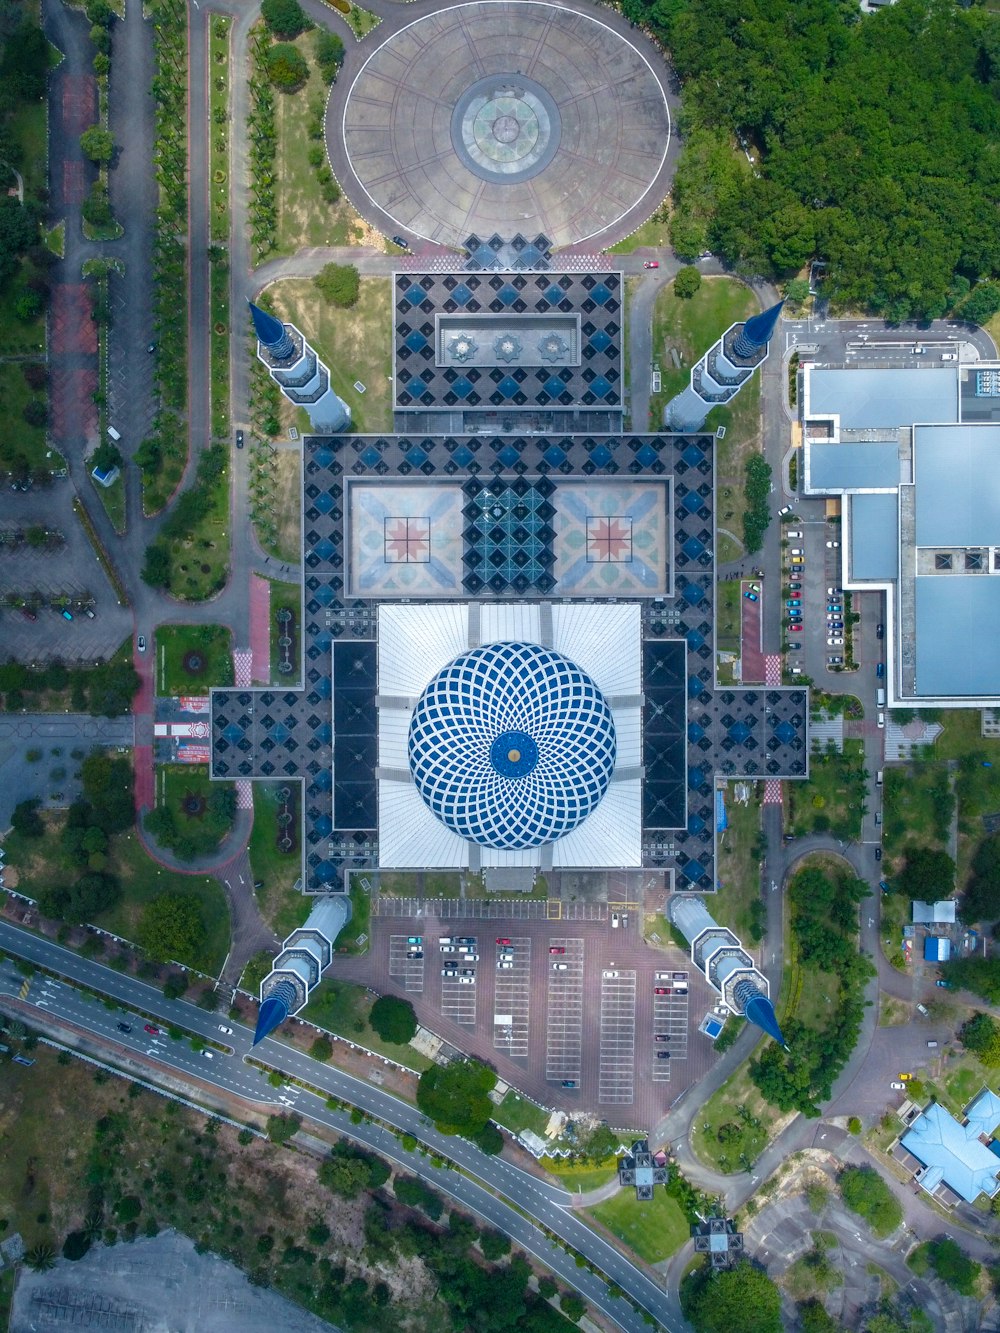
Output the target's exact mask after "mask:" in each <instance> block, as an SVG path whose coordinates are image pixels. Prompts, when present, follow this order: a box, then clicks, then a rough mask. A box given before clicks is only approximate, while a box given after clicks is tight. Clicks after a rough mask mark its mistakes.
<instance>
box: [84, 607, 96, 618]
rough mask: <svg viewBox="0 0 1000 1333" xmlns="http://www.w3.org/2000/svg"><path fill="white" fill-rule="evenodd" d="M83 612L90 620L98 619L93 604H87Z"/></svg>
mask: <svg viewBox="0 0 1000 1333" xmlns="http://www.w3.org/2000/svg"><path fill="white" fill-rule="evenodd" d="M83 614H84V615H85V616H86V617H87V619H88V620H96V619H97V612H96V611H95V610H94V608H93V607H92V606H85V607H84V608H83Z"/></svg>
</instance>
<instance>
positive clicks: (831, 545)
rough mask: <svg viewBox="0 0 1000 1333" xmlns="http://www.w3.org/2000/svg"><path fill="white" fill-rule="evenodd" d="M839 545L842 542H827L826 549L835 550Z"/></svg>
mask: <svg viewBox="0 0 1000 1333" xmlns="http://www.w3.org/2000/svg"><path fill="white" fill-rule="evenodd" d="M839 545H840V542H827V544H826V549H827V550H828V551H835V550H836V549H837V547H838V546H839Z"/></svg>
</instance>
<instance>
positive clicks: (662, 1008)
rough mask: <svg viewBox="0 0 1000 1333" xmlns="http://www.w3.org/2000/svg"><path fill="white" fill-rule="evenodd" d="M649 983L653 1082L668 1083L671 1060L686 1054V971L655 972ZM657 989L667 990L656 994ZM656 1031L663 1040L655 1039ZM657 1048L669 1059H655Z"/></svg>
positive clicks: (656, 1057)
mask: <svg viewBox="0 0 1000 1333" xmlns="http://www.w3.org/2000/svg"><path fill="white" fill-rule="evenodd" d="M653 986H654V990H653V1054H652V1056H651V1059H652V1063H653V1082H654V1083H669V1082H670V1066H671V1065H672V1064H673V1062H674V1060H686V1059H687V1056H688V1045H687V1043H688V974H687V973H686V972H657V973H656V974H655V975H654V978H653ZM657 990H662V991H666V992H667V993H666V994H664V995H657V993H656V991H657ZM657 1034H660V1035H662V1036H665V1037H666V1038H667V1040H666V1041H663V1042H658V1041H657V1040H656V1035H657ZM661 1051H663V1052H667V1053H669V1055H670V1059H669V1060H661V1059H659V1058H658V1056H659V1053H660V1052H661Z"/></svg>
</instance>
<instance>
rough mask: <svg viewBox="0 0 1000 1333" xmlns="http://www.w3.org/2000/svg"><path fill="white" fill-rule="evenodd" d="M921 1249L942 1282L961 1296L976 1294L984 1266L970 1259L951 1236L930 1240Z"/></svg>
mask: <svg viewBox="0 0 1000 1333" xmlns="http://www.w3.org/2000/svg"><path fill="white" fill-rule="evenodd" d="M921 1249H922V1250H923V1251H924V1252H925V1254H926V1255H927V1258H928V1259H929V1260H930V1264H931V1267H932V1268H933V1269H934V1272H935V1273H936V1274H937V1276H938V1277H939V1278H940V1279H941V1281H942V1282H944V1283H945V1284H946V1285H947V1286H949V1287H951V1288H952V1289H953V1290H954V1291H957V1292H958V1293H959V1294H960V1295H961V1296H975V1294H976V1283H977V1282H978V1280H979V1274H980V1273H981V1272H982V1267H981V1265H980V1264H977V1263H976V1261H975V1260H974V1259H970V1258H969V1256H968V1255H967V1254H966V1253H965V1251H964V1250H963V1249H962V1247H961V1246H960V1245H959V1244H958V1243H957V1242H956V1241H954V1240H952V1239H951V1237H950V1236H941V1237H939V1238H938V1239H937V1240H932V1241H928V1242H927V1244H926V1245H923V1246H921Z"/></svg>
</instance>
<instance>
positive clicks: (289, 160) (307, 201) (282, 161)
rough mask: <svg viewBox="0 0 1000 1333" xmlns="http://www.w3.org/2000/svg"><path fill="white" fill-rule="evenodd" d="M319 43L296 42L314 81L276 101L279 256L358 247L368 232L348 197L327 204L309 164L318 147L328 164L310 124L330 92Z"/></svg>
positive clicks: (311, 37)
mask: <svg viewBox="0 0 1000 1333" xmlns="http://www.w3.org/2000/svg"><path fill="white" fill-rule="evenodd" d="M315 40H316V38H315V31H314V32H306V33H303V34H302V35H301V36H300V37H298V38H296V40H295V43H294V45H295V46H297V47H298V48H299V50H300V51H301V52H302V54H303V56H305V59H306V64H307V65H308V66H309V79H308V81H307V82H306V83H305V84H304V86H303V87H302V88H301V89H300V90H299V91H298V92H297V93H291V94H285V93H281V94H279V95H278V97H277V99H276V102H277V105H276V109H275V116H276V120H277V127H278V155H277V163H276V166H277V177H278V179H277V190H276V198H277V200H278V246H277V250H276V253H277V254H279V255H290V254H294V253H295V251H296V250H298V249H300V248H302V247H303V246H312V245H357V244H359V243H360V242H361V241H362V239H363V238H364V235H365V231H366V228H365V225H364V223H363V222H362V221H361V219H360V218H359V217H358V215H357V213H355V211H354V209H353V208H352V207H351V205H350V204H349V203H348V202H347V200H346V199H345V198H344V197H343V196H341V198H340V199H339V200H338V201H337V203H335V204H328V203H327V202H326V200H325V199H324V198H323V194H322V188H321V186H320V183H319V179H318V177H317V175H316V171H317V168H316V167H314V166H313V165H312V163H311V162H310V161H309V150H310V149H311V148H313V147H318V148H321V149H322V150H323V163H322V164H323V165H327V159H326V149H325V146H324V144H323V141H322V140H321V139H311V138H310V137H309V122H310V121H311V120H313V119H314V114H315V109H316V108H317V107H318V108H319V109H320V110H321V111H322V109H323V108H325V106H326V100H327V94H328V91H329V89H328V85H327V84H325V83H324V82H323V80H322V79H321V78H320V76H319V74H318V72H317V70H316V65H315V63H314V59H313V50H314V44H315ZM348 40H350V39H348Z"/></svg>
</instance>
